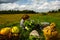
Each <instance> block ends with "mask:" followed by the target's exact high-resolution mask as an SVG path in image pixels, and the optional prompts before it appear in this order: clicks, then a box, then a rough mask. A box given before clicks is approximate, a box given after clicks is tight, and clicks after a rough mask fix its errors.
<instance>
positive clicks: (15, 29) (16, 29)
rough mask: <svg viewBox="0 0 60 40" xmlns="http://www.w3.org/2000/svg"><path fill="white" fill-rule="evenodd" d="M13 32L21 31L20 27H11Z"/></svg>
mask: <svg viewBox="0 0 60 40" xmlns="http://www.w3.org/2000/svg"><path fill="white" fill-rule="evenodd" d="M11 32H12V33H19V28H18V27H17V26H14V27H13V28H12V29H11Z"/></svg>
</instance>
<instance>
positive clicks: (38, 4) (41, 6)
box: [0, 0, 60, 12]
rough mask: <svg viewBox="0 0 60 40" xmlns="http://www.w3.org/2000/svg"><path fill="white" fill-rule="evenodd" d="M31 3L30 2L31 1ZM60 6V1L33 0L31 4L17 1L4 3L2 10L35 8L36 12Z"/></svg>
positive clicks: (0, 6)
mask: <svg viewBox="0 0 60 40" xmlns="http://www.w3.org/2000/svg"><path fill="white" fill-rule="evenodd" d="M29 3H30V2H29ZM59 8H60V1H58V0H55V1H47V0H38V1H37V0H31V4H29V5H28V2H27V4H23V5H20V4H17V3H15V2H14V3H2V4H0V10H34V11H36V12H45V11H49V10H57V9H59Z"/></svg>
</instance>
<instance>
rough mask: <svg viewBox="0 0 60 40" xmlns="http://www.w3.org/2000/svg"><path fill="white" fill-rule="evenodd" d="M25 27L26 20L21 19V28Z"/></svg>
mask: <svg viewBox="0 0 60 40" xmlns="http://www.w3.org/2000/svg"><path fill="white" fill-rule="evenodd" d="M23 26H24V20H23V19H21V21H20V27H23Z"/></svg>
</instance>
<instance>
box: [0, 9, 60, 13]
mask: <svg viewBox="0 0 60 40" xmlns="http://www.w3.org/2000/svg"><path fill="white" fill-rule="evenodd" d="M36 13H40V12H35V11H33V10H23V11H19V10H3V11H0V14H36ZM42 13H43V14H45V12H42ZM47 13H60V9H58V10H52V11H48V12H47Z"/></svg>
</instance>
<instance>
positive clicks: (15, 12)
mask: <svg viewBox="0 0 60 40" xmlns="http://www.w3.org/2000/svg"><path fill="white" fill-rule="evenodd" d="M22 13H23V14H36V12H35V11H33V10H23V11H19V10H3V11H0V14H22Z"/></svg>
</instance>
